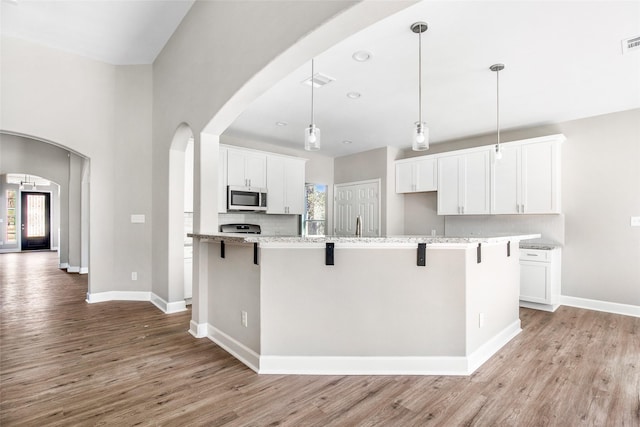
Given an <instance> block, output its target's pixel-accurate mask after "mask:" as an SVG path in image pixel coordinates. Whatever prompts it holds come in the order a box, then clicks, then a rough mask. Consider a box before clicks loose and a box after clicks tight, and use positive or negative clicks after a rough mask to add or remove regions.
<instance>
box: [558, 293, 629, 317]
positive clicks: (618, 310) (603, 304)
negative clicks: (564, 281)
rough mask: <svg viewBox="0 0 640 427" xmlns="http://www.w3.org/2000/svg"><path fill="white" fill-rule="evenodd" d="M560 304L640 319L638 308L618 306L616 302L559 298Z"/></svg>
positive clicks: (564, 296)
mask: <svg viewBox="0 0 640 427" xmlns="http://www.w3.org/2000/svg"><path fill="white" fill-rule="evenodd" d="M560 303H561V304H562V305H568V306H570V307H576V308H586V309H588V310H595V311H604V312H607V313H613V314H622V315H624V316H633V317H640V306H638V305H631V304H620V303H617V302H609V301H600V300H594V299H587V298H578V297H570V296H566V295H562V296H560Z"/></svg>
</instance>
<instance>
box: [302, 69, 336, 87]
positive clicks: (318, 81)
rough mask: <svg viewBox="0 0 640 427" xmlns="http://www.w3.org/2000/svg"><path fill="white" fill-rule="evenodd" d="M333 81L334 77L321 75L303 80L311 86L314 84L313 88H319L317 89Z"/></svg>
mask: <svg viewBox="0 0 640 427" xmlns="http://www.w3.org/2000/svg"><path fill="white" fill-rule="evenodd" d="M332 81H335V79H334V78H333V77H329V76H326V75H324V74H320V73H315V74H314V75H313V76H312V77H309V78H308V79H305V80H303V81H302V83H304V84H306V85H309V86H311V85H312V84H313V87H316V88H317V87H322V86H325V85H327V84H329V83H331V82H332Z"/></svg>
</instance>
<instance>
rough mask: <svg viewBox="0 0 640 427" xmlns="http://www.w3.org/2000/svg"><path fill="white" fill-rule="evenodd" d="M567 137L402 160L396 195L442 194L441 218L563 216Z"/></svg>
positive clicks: (440, 202) (398, 166)
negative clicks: (562, 177) (562, 172)
mask: <svg viewBox="0 0 640 427" xmlns="http://www.w3.org/2000/svg"><path fill="white" fill-rule="evenodd" d="M565 139H566V138H565V137H564V135H561V134H559V135H550V136H545V137H540V138H532V139H527V140H522V141H513V142H507V143H503V144H501V150H502V158H501V159H496V158H495V145H489V146H484V147H477V148H471V149H466V150H458V151H451V152H447V153H440V154H435V155H429V156H421V157H413V158H410V159H403V160H398V161H396V192H397V193H412V192H417V191H434V190H435V191H437V192H438V196H437V197H438V215H487V214H515V215H517V214H558V213H562V210H561V206H560V200H561V197H560V154H561V143H562V142H563V141H565Z"/></svg>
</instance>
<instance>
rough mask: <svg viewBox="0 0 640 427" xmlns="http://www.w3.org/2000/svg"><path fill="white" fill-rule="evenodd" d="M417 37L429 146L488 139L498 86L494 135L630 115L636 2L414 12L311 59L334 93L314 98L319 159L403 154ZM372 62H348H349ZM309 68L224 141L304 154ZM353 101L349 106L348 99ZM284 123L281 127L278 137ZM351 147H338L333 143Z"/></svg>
mask: <svg viewBox="0 0 640 427" xmlns="http://www.w3.org/2000/svg"><path fill="white" fill-rule="evenodd" d="M416 21H425V22H427V23H428V25H429V29H428V30H427V32H426V33H424V34H423V36H422V37H423V42H422V47H423V117H424V120H425V121H426V122H427V125H428V126H429V128H430V134H431V142H432V143H438V142H443V141H449V140H453V139H457V138H463V137H468V136H471V135H478V134H487V133H492V132H493V133H495V131H496V74H495V73H494V72H492V71H490V70H489V67H490V66H491V65H492V64H495V63H499V62H500V63H504V64H505V69H504V70H503V71H501V72H500V121H501V128H502V129H503V130H504V129H514V128H523V127H530V126H535V125H540V124H549V123H556V122H563V121H567V120H572V119H578V118H583V117H589V116H594V115H600V114H605V113H610V112H615V111H621V110H628V109H632V108H640V50H637V51H634V52H628V53H627V54H626V55H623V54H622V43H621V41H622V39H624V38H628V37H630V36H634V35H636V36H637V35H640V2H639V1H630V2H620V1H595V2H592V1H589V2H580V1H564V2H556V1H534V2H522V1H517V2H507V1H499V2H488V1H466V2H465V1H423V2H420V3H418V4H416V5H414V6H411V7H409V8H407V9H405V10H403V11H401V12H399V13H397V14H396V15H394V16H391V17H389V18H387V19H386V20H384V21H382V22H379V23H377V24H375V25H373V26H371V27H369V28H367V29H365V30H363V31H361V32H360V33H358V34H356V35H354V36H352V37H351V38H349V39H347V40H344V41H343V42H341V43H340V44H338V45H336V46H334V47H333V48H331V49H329V50H328V51H326V52H324V53H322V54H321V55H319V56H317V57H316V59H315V72H316V73H318V72H319V73H322V74H325V75H328V76H330V77H332V78H334V79H335V81H334V82H331V83H330V84H327V85H326V86H324V87H322V88H318V89H316V90H315V95H314V98H315V123H316V125H317V126H318V127H319V128H320V129H321V131H322V149H321V152H322V153H323V154H327V155H330V156H340V155H345V154H350V153H354V152H359V151H364V150H367V149H371V148H376V147H382V146H386V145H390V146H397V147H403V148H409V147H410V146H411V138H412V131H413V128H414V122H416V121H417V120H418V36H417V35H416V34H415V33H413V32H412V31H411V30H410V28H409V27H410V26H411V24H412V23H414V22H416ZM361 50H365V51H368V52H370V53H371V55H372V57H371V59H370V60H369V61H367V62H356V61H354V60H353V59H352V54H353V53H354V52H356V51H361ZM310 75H311V62H310V61H309V62H307V63H306V64H303V65H302V66H301V67H300V68H299V69H298V70H296V71H295V72H293V73H292V74H291V75H290V76H288V77H287V78H286V79H284V80H283V81H281V82H280V83H279V84H278V85H276V86H274V87H273V88H272V89H271V90H269V91H268V92H267V93H266V94H265V95H264V96H262V97H261V98H260V99H259V100H257V101H256V102H255V103H253V104H252V105H251V106H250V107H249V108H248V109H247V110H246V111H245V112H244V113H243V114H242V115H241V116H240V117H239V118H238V119H237V120H236V121H235V123H234V124H233V125H232V126H231V127H230V128H229V129H227V131H226V132H225V134H226V135H230V136H236V137H245V138H251V139H256V140H259V141H266V142H270V143H275V144H279V145H283V146H288V147H298V148H300V147H302V146H303V144H304V128H306V127H307V126H309V124H310V121H311V118H310V114H311V113H310V103H311V93H310V90H311V88H310V86H308V85H305V84H302V83H301V82H302V81H303V80H305V79H307V78H309V77H310ZM349 92H358V93H360V94H361V96H360V98H358V99H349V98H348V97H347V93H349ZM277 122H285V123H287V126H277V125H276V123H277ZM345 140H346V141H352V142H351V143H350V144H344V143H343V142H342V141H345Z"/></svg>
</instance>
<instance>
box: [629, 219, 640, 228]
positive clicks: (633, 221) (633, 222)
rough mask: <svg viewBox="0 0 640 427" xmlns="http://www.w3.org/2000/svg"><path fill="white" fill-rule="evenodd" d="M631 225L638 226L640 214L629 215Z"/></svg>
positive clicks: (639, 225) (639, 224)
mask: <svg viewBox="0 0 640 427" xmlns="http://www.w3.org/2000/svg"><path fill="white" fill-rule="evenodd" d="M631 226H632V227H640V216H632V217H631Z"/></svg>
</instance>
